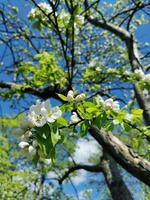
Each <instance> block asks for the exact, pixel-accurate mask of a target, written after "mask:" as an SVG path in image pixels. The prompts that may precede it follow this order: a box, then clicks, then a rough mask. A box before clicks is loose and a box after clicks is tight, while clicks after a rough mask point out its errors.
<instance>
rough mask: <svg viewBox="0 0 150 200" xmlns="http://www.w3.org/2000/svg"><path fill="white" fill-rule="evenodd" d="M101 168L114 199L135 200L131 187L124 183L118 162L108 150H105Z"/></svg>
mask: <svg viewBox="0 0 150 200" xmlns="http://www.w3.org/2000/svg"><path fill="white" fill-rule="evenodd" d="M101 168H102V171H103V174H104V176H105V180H106V183H107V186H108V188H109V190H110V193H111V196H112V198H113V200H120V199H121V200H133V197H132V195H131V193H130V191H129V189H128V188H127V186H126V184H125V183H124V180H123V178H122V175H121V173H120V170H119V168H118V166H117V163H116V162H115V161H114V159H113V158H112V157H111V156H110V155H109V154H108V153H107V152H103V157H102V160H101Z"/></svg>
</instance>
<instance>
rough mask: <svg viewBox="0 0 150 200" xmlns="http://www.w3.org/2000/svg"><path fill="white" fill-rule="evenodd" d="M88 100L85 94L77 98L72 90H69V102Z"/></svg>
mask: <svg viewBox="0 0 150 200" xmlns="http://www.w3.org/2000/svg"><path fill="white" fill-rule="evenodd" d="M85 99H86V96H85V94H84V93H81V94H79V95H77V96H76V97H75V95H74V92H73V91H72V90H69V92H68V94H67V100H68V101H69V102H72V101H75V102H80V101H83V100H85Z"/></svg>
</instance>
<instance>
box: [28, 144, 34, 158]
mask: <svg viewBox="0 0 150 200" xmlns="http://www.w3.org/2000/svg"><path fill="white" fill-rule="evenodd" d="M28 151H29V153H30V154H31V155H33V156H34V155H35V154H36V149H35V148H34V147H33V146H32V145H30V146H29V148H28Z"/></svg>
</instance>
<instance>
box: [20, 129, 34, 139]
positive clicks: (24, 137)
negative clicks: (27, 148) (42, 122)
mask: <svg viewBox="0 0 150 200" xmlns="http://www.w3.org/2000/svg"><path fill="white" fill-rule="evenodd" d="M31 136H32V132H31V131H26V132H25V133H24V134H23V135H22V136H21V140H22V141H24V142H27V141H28V140H29V138H30V137H31Z"/></svg>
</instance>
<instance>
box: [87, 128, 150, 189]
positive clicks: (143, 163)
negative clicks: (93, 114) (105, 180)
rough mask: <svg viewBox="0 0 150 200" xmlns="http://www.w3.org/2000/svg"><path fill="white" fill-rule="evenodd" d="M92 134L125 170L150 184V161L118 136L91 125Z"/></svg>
mask: <svg viewBox="0 0 150 200" xmlns="http://www.w3.org/2000/svg"><path fill="white" fill-rule="evenodd" d="M89 132H90V134H91V135H92V136H93V137H94V138H95V139H96V141H97V142H98V143H99V144H100V145H102V147H103V148H104V149H105V150H106V151H107V152H108V153H109V154H110V155H111V156H112V157H113V158H114V160H115V161H116V162H117V163H119V164H120V165H121V166H122V167H123V168H124V169H125V170H127V171H128V172H130V173H131V174H132V175H133V176H135V177H136V178H138V179H139V180H140V181H142V182H143V183H145V184H146V185H148V186H150V162H149V161H147V160H145V159H144V158H143V157H141V156H139V155H138V154H137V153H135V152H134V151H133V150H132V149H131V148H129V147H127V146H126V145H125V144H124V143H123V142H121V141H120V140H119V139H118V138H117V137H115V136H113V135H112V134H111V133H107V132H106V131H104V130H102V129H101V130H100V129H98V128H97V127H96V126H91V128H90V129H89Z"/></svg>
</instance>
